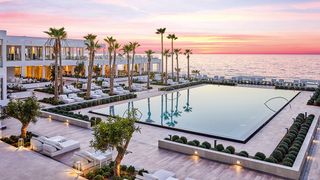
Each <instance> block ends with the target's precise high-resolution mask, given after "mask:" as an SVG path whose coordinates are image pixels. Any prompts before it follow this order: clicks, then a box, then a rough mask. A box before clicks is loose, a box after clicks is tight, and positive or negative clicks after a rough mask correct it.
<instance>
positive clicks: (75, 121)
mask: <svg viewBox="0 0 320 180" xmlns="http://www.w3.org/2000/svg"><path fill="white" fill-rule="evenodd" d="M41 117H45V118H49V117H51V119H52V120H55V121H61V122H64V123H66V122H67V120H68V123H69V124H71V125H75V126H78V127H82V128H87V129H91V123H90V122H88V121H82V120H79V119H75V118H71V117H67V116H62V115H58V114H54V113H50V112H47V111H41Z"/></svg>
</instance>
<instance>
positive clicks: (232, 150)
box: [226, 146, 236, 154]
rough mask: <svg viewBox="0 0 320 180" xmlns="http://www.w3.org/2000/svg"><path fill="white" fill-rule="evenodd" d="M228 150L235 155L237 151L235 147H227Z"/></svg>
mask: <svg viewBox="0 0 320 180" xmlns="http://www.w3.org/2000/svg"><path fill="white" fill-rule="evenodd" d="M226 149H228V150H229V151H230V152H231V154H234V152H235V151H236V149H235V148H234V147H233V146H227V147H226Z"/></svg>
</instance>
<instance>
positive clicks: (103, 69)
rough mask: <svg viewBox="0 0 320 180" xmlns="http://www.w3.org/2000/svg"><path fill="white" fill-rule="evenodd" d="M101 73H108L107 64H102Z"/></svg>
mask: <svg viewBox="0 0 320 180" xmlns="http://www.w3.org/2000/svg"><path fill="white" fill-rule="evenodd" d="M101 75H102V76H105V75H106V65H102V69H101Z"/></svg>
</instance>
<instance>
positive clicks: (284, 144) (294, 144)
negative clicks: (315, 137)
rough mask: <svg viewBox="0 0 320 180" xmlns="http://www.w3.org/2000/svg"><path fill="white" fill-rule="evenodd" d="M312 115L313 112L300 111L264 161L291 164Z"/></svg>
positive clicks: (306, 131) (305, 133) (310, 122)
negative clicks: (308, 113) (309, 113)
mask: <svg viewBox="0 0 320 180" xmlns="http://www.w3.org/2000/svg"><path fill="white" fill-rule="evenodd" d="M314 117H315V116H314V115H313V114H311V115H309V116H307V114H302V113H300V114H299V115H298V116H297V117H296V119H295V120H294V122H293V124H292V125H291V127H290V128H289V130H288V132H287V133H286V135H285V136H284V137H283V138H282V140H281V141H280V143H279V145H278V146H277V147H276V148H275V150H274V151H273V152H272V153H271V155H270V157H268V158H267V159H266V161H268V162H272V163H279V164H282V165H285V166H290V167H291V166H293V164H294V161H295V160H296V157H297V155H298V153H299V150H300V148H301V146H302V144H303V142H304V139H305V137H306V135H307V133H308V130H309V128H310V126H311V124H312V121H313V119H314Z"/></svg>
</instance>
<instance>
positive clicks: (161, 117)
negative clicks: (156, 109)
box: [160, 95, 164, 126]
mask: <svg viewBox="0 0 320 180" xmlns="http://www.w3.org/2000/svg"><path fill="white" fill-rule="evenodd" d="M163 116H164V114H163V95H161V113H160V119H161V125H162V126H163Z"/></svg>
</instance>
